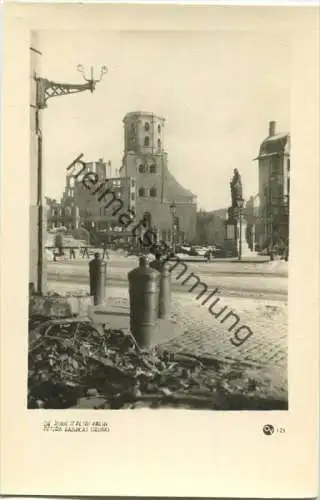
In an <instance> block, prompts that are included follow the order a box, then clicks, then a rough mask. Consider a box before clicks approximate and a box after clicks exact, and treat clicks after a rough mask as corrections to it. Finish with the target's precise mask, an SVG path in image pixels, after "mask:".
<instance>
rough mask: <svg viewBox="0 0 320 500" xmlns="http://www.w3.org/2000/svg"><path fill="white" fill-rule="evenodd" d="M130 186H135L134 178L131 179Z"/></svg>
mask: <svg viewBox="0 0 320 500" xmlns="http://www.w3.org/2000/svg"><path fill="white" fill-rule="evenodd" d="M131 186H132V187H134V186H135V182H134V179H131Z"/></svg>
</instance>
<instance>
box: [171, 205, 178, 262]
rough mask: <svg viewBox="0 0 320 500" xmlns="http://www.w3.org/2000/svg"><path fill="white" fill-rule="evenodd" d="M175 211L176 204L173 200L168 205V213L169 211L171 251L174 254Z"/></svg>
mask: <svg viewBox="0 0 320 500" xmlns="http://www.w3.org/2000/svg"><path fill="white" fill-rule="evenodd" d="M176 212H177V206H176V204H175V202H173V203H171V205H170V213H171V218H172V221H171V238H172V253H173V255H175V253H176Z"/></svg>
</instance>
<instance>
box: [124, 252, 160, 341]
mask: <svg viewBox="0 0 320 500" xmlns="http://www.w3.org/2000/svg"><path fill="white" fill-rule="evenodd" d="M128 280H129V296H130V327H131V333H132V335H133V336H134V337H135V339H136V341H137V343H138V345H139V346H140V347H141V348H148V347H149V346H150V343H151V339H152V338H154V335H155V332H156V328H157V322H158V317H159V291H160V273H159V271H157V270H156V269H152V268H150V266H149V262H148V259H147V257H146V256H142V257H140V259H139V267H137V268H135V269H133V270H132V271H130V272H129V273H128Z"/></svg>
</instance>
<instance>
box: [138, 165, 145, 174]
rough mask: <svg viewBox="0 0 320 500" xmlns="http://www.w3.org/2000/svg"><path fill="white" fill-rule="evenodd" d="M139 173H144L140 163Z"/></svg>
mask: <svg viewBox="0 0 320 500" xmlns="http://www.w3.org/2000/svg"><path fill="white" fill-rule="evenodd" d="M139 173H140V174H143V173H144V165H142V163H141V164H140V165H139Z"/></svg>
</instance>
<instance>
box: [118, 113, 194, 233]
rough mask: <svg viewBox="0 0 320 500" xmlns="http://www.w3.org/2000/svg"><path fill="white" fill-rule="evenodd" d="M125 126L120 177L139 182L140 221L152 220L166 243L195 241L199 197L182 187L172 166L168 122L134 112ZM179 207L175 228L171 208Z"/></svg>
mask: <svg viewBox="0 0 320 500" xmlns="http://www.w3.org/2000/svg"><path fill="white" fill-rule="evenodd" d="M123 123H124V155H123V161H122V167H121V169H120V176H121V177H124V178H129V177H130V178H134V179H135V182H136V200H135V211H136V217H137V219H138V220H141V219H143V218H149V220H150V225H151V226H152V227H153V228H156V231H157V233H158V234H159V238H160V239H161V240H162V241H165V242H170V241H171V239H172V231H173V230H174V232H175V238H176V241H177V242H182V241H191V240H193V238H194V237H195V235H196V210H197V205H196V203H197V200H196V196H195V195H194V194H193V193H192V192H191V191H189V190H188V189H185V188H184V187H182V186H181V184H180V183H179V182H178V181H177V180H176V179H175V177H174V176H173V175H172V173H171V172H170V170H169V167H168V154H167V152H166V150H165V147H164V132H165V120H164V119H163V118H161V117H159V116H156V115H154V114H153V113H147V112H141V111H136V112H131V113H128V114H126V116H125V117H124V120H123ZM173 204H174V205H175V207H176V208H175V218H174V228H173V223H172V221H173V219H172V217H173V216H172V211H171V208H170V207H171V206H172V205H173Z"/></svg>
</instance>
